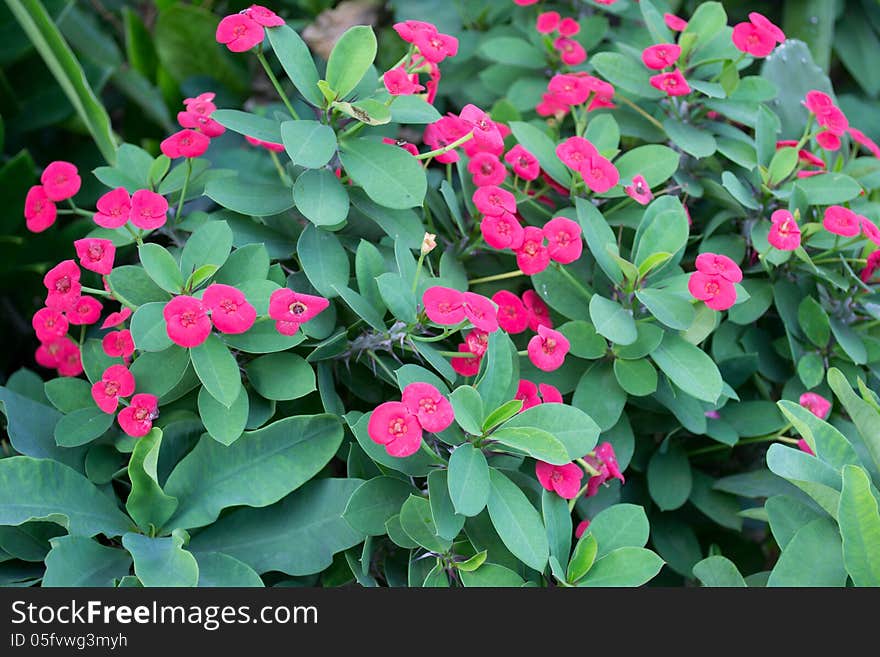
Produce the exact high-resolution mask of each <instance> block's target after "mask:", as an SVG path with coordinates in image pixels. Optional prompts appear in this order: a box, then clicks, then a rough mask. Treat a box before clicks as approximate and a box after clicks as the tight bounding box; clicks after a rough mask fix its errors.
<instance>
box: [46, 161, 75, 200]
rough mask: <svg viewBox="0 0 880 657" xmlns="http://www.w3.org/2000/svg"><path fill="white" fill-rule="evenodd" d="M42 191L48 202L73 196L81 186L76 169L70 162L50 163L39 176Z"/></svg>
mask: <svg viewBox="0 0 880 657" xmlns="http://www.w3.org/2000/svg"><path fill="white" fill-rule="evenodd" d="M40 182H41V183H42V184H43V191H44V192H45V193H46V197H47V198H48V199H49V200H50V201H64V200H66V199H69V198H71V197H72V196H75V195H76V193H77V192H78V191H79V188H80V187H81V186H82V179H80V177H79V173H78V172H77V170H76V167H75V166H74V165H72V164H71V163H70V162H63V161H57V162H52V164H50V165H49V166H47V167H46V168H45V169H44V170H43V175H42V176H40Z"/></svg>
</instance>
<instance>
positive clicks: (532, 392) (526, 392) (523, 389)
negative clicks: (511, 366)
mask: <svg viewBox="0 0 880 657" xmlns="http://www.w3.org/2000/svg"><path fill="white" fill-rule="evenodd" d="M513 398H514V399H518V400H520V401H521V402H522V403H523V405H522V408H521V409H520V412H522V411H527V410H528V409H530V408H532V407H534V406H537V405H538V404H540V403H541V398H540V397H539V396H538V387H537V386H536V385H535V384H534V383H532V382H531V381H528V380H526V379H520V380H519V385H518V386H517V388H516V394H515V395H514V396H513Z"/></svg>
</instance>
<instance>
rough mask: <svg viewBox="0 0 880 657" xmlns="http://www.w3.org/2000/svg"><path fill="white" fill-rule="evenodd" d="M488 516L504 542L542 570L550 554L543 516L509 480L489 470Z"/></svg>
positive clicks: (513, 551) (524, 560) (519, 555)
mask: <svg viewBox="0 0 880 657" xmlns="http://www.w3.org/2000/svg"><path fill="white" fill-rule="evenodd" d="M489 480H490V483H491V487H490V493H489V502H488V508H489V517H490V518H491V519H492V525H493V526H494V527H495V530H496V531H497V532H498V535H499V536H500V537H501V540H502V542H503V543H504V545H505V546H506V547H507V549H508V550H510V551H511V552H512V553H513V554H514V555H515V556H516V557H517V558H518V559H519V560H520V561H522V562H523V563H525V564H526V565H527V566H529V567H530V568H534V569H535V570H537V571H543V570H544V567H545V566H546V565H547V559H548V558H549V556H550V546H549V543H548V541H547V534H546V533H545V531H544V525H543V524H542V522H541V516H540V515H539V514H538V512H537V511H536V510H535V507H533V506H532V505H531V503H530V502H529V500H528V499H527V498H526V496H525V494H524V493H523V492H522V491H521V490H520V489H519V488H518V487H517V486H516V484H514V483H513V482H512V481H510V479H508V478H507V477H505V476H504V475H503V474H502V473H501V472H500V471H498V470H495V469H494V468H490V469H489Z"/></svg>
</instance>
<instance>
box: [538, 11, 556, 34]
mask: <svg viewBox="0 0 880 657" xmlns="http://www.w3.org/2000/svg"><path fill="white" fill-rule="evenodd" d="M557 27H559V12H558V11H545V12H543V13H541V14H538V20H537V22H536V23H535V29H536V30H537V31H538V32H539V33H540V34H550V33H551V32H555V31H556V28H557Z"/></svg>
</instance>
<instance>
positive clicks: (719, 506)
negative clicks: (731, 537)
mask: <svg viewBox="0 0 880 657" xmlns="http://www.w3.org/2000/svg"><path fill="white" fill-rule="evenodd" d="M691 477H692V479H693V485H692V487H691V494H690V498H689V500H690V502H691V504H693V505H694V506H695V507H697V509H699V510H700V511H701V512H702V513H703V514H704V515H706V516H707V517H709V518H711V519H712V520H713V521H714V522H716V523H718V524H719V525H721V526H722V527H727V528H728V529H733V530H734V531H741V530H742V525H743V519H742V517H741V516H740V515H739V512H740V504H739V500H737V499H736V497H734V496H733V495H730V494H728V493H724V492H722V491H720V490H715V489H714V485H715V479H713V478H712V477H710V476H708V475H705V474H703V473H702V472H700V471H699V470H697V469H692V470H691Z"/></svg>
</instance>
